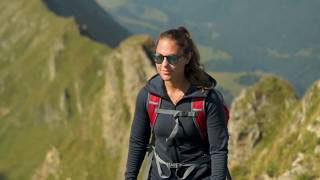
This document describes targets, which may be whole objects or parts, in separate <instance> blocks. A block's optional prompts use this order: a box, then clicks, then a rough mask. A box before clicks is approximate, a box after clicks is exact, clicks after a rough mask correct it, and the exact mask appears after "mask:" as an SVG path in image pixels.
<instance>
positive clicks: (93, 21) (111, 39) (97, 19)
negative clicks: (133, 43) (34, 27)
mask: <svg viewBox="0 0 320 180" xmlns="http://www.w3.org/2000/svg"><path fill="white" fill-rule="evenodd" d="M43 1H44V2H45V3H46V4H47V6H48V8H49V9H50V10H52V11H53V12H55V13H56V14H58V15H60V16H65V17H70V16H71V17H74V18H75V20H76V21H77V24H78V25H79V29H80V32H81V34H83V35H86V36H88V37H90V38H92V39H94V40H96V41H99V42H102V43H105V44H107V45H108V46H111V47H116V46H117V45H118V44H119V43H120V42H121V41H122V40H124V39H125V38H127V37H128V36H129V35H130V32H129V31H128V30H127V29H125V28H123V27H122V26H121V25H120V24H119V23H117V22H116V21H115V20H114V19H113V18H112V17H111V16H110V15H109V14H108V13H107V12H106V11H104V10H103V9H102V8H101V7H100V6H99V5H98V4H97V3H96V2H95V1H93V0H77V1H72V0H43Z"/></svg>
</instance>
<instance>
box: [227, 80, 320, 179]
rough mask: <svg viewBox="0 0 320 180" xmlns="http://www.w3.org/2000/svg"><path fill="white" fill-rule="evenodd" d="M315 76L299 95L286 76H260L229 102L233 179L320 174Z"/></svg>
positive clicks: (306, 177)
mask: <svg viewBox="0 0 320 180" xmlns="http://www.w3.org/2000/svg"><path fill="white" fill-rule="evenodd" d="M319 83H320V82H319V81H318V82H315V83H314V85H313V86H312V87H311V88H310V89H309V90H308V91H307V92H306V94H305V96H304V97H303V98H302V100H298V99H297V98H296V96H295V93H294V91H293V89H292V88H291V87H290V86H289V85H288V83H287V82H285V81H282V80H278V79H276V78H273V77H267V78H263V79H262V80H261V81H260V82H258V83H257V84H256V85H254V86H252V87H250V88H248V89H247V90H245V91H243V92H242V93H241V95H240V96H239V97H238V98H237V99H236V100H235V101H234V102H233V104H232V108H231V113H232V114H231V120H230V128H229V131H230V166H231V168H232V170H233V171H232V172H233V174H234V175H235V177H236V179H283V180H286V179H288V180H289V179H318V178H320V174H319V172H320V171H319V167H320V166H319V162H320V161H319V160H320V156H319V145H320V144H319V142H320V141H319V140H320V139H319V131H320V129H319V128H320V126H319V117H320V116H319V115H320V101H319V93H320V88H319V87H320V86H319Z"/></svg>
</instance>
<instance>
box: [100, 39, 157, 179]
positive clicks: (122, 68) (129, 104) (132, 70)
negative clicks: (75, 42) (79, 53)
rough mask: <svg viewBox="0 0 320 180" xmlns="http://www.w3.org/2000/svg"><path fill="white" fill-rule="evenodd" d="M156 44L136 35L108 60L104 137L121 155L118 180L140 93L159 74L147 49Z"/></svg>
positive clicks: (111, 149)
mask: <svg viewBox="0 0 320 180" xmlns="http://www.w3.org/2000/svg"><path fill="white" fill-rule="evenodd" d="M152 44H153V41H152V40H151V38H150V37H149V36H143V35H140V36H138V35H137V36H132V37H130V38H128V39H127V40H126V41H124V42H122V43H121V44H120V46H119V47H118V48H117V49H115V50H114V51H113V52H112V53H111V54H110V55H109V56H108V57H106V59H105V67H106V72H107V73H106V80H105V86H104V90H103V92H104V95H103V99H102V109H103V113H102V117H103V120H102V121H103V127H102V128H103V135H102V136H103V137H104V139H105V144H106V149H107V150H108V152H109V155H110V156H119V158H120V164H119V170H118V173H116V174H117V177H115V179H123V174H124V168H125V162H126V158H127V148H128V139H129V133H130V127H131V120H132V116H133V112H134V105H135V99H136V96H137V93H138V91H139V90H140V89H141V88H142V87H143V86H144V84H145V83H146V81H147V80H148V79H149V78H150V77H151V76H152V75H153V74H154V73H155V69H154V68H153V67H152V65H151V62H150V59H149V58H148V56H147V55H146V52H145V47H151V46H152ZM147 49H148V48H147ZM111 132H114V133H111ZM119 132H121V133H119Z"/></svg>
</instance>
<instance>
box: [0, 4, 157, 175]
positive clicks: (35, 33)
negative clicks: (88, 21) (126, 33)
mask: <svg viewBox="0 0 320 180" xmlns="http://www.w3.org/2000/svg"><path fill="white" fill-rule="evenodd" d="M0 9H2V11H1V12H0V22H1V24H2V26H1V27H0V40H1V42H0V46H1V48H0V122H1V123H0V159H1V161H0V179H10V180H11V179H122V175H123V168H122V167H123V162H124V159H125V157H126V155H125V153H124V152H126V148H123V147H127V145H126V143H127V139H128V137H127V136H128V131H129V130H128V129H129V126H130V121H129V119H130V118H131V113H132V107H133V102H134V100H133V98H132V97H133V96H135V93H136V92H137V90H138V89H139V88H140V87H141V86H142V82H144V81H145V79H146V78H147V77H148V73H149V76H150V74H151V72H153V69H152V66H151V65H150V64H149V61H148V60H146V59H147V57H146V55H145V53H144V48H143V47H144V46H145V45H143V44H145V42H146V45H148V44H151V43H150V39H149V38H148V37H145V36H138V37H132V38H131V39H129V40H128V41H126V42H123V44H122V45H120V47H119V48H118V49H116V50H112V51H111V49H110V48H108V47H106V46H105V45H102V44H99V43H95V42H93V41H91V40H89V39H87V38H85V37H82V36H81V35H80V33H79V31H78V28H77V24H76V23H75V21H74V20H73V19H71V18H67V19H65V18H60V17H57V16H56V15H55V14H54V13H51V12H50V11H49V10H48V9H47V7H46V6H45V5H44V4H43V2H42V1H39V0H31V1H21V0H13V1H11V2H10V3H7V2H5V1H1V2H0ZM122 46H123V47H125V50H121V49H122V48H123V47H122ZM130 49H131V50H130ZM126 53H129V55H127V54H126ZM132 54H136V56H131V55H132ZM140 61H141V62H140ZM132 62H135V63H136V64H137V67H135V66H132V65H130V66H129V65H128V64H129V63H132ZM144 63H145V64H144ZM138 65H144V67H145V68H144V69H146V70H144V69H143V68H142V69H141V67H140V66H138ZM138 69H139V70H138ZM137 71H139V73H140V76H136V74H135V72H137ZM131 73H134V74H131ZM134 82H135V83H134ZM126 84H130V86H129V85H126ZM129 92H130V93H129ZM110 97H112V98H111V99H110ZM119 132H123V133H119ZM122 152H123V153H122ZM120 167H121V168H120Z"/></svg>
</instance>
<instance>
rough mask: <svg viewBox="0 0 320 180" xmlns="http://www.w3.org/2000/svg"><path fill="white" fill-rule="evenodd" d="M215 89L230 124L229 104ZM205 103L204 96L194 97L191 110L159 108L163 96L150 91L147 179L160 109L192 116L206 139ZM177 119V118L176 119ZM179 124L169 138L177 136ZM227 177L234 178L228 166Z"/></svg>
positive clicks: (179, 114)
mask: <svg viewBox="0 0 320 180" xmlns="http://www.w3.org/2000/svg"><path fill="white" fill-rule="evenodd" d="M213 91H214V92H215V93H216V94H217V96H218V98H219V101H220V102H221V103H222V105H223V113H224V117H225V121H226V125H228V121H229V118H230V115H229V109H228V108H227V106H226V104H225V102H224V99H223V95H222V94H221V93H220V92H219V91H216V90H213ZM204 104H205V99H204V98H193V99H192V102H191V107H192V109H191V112H185V111H176V110H164V109H159V108H160V105H161V98H160V97H159V96H157V95H155V94H153V93H150V92H149V93H148V100H147V103H146V106H147V112H148V117H149V120H150V127H151V131H152V135H151V136H152V137H151V140H150V143H149V145H148V152H149V153H148V158H147V164H146V169H145V175H144V179H145V180H147V179H148V177H149V171H150V167H151V161H152V158H153V146H154V135H153V127H154V124H155V120H156V117H157V114H158V113H159V111H160V110H161V112H162V113H165V114H172V115H173V116H192V117H193V120H194V123H195V125H196V127H197V129H198V132H199V134H200V137H201V139H202V140H206V138H207V131H206V118H205V107H204ZM161 112H160V113H161ZM176 121H177V119H176ZM177 126H178V123H177V122H176V127H175V128H174V130H173V131H172V133H171V134H170V136H169V138H168V139H170V138H172V137H174V136H175V133H177ZM175 129H176V130H175ZM171 136H172V137H171ZM227 179H228V180H232V178H231V175H230V172H229V169H228V168H227Z"/></svg>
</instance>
